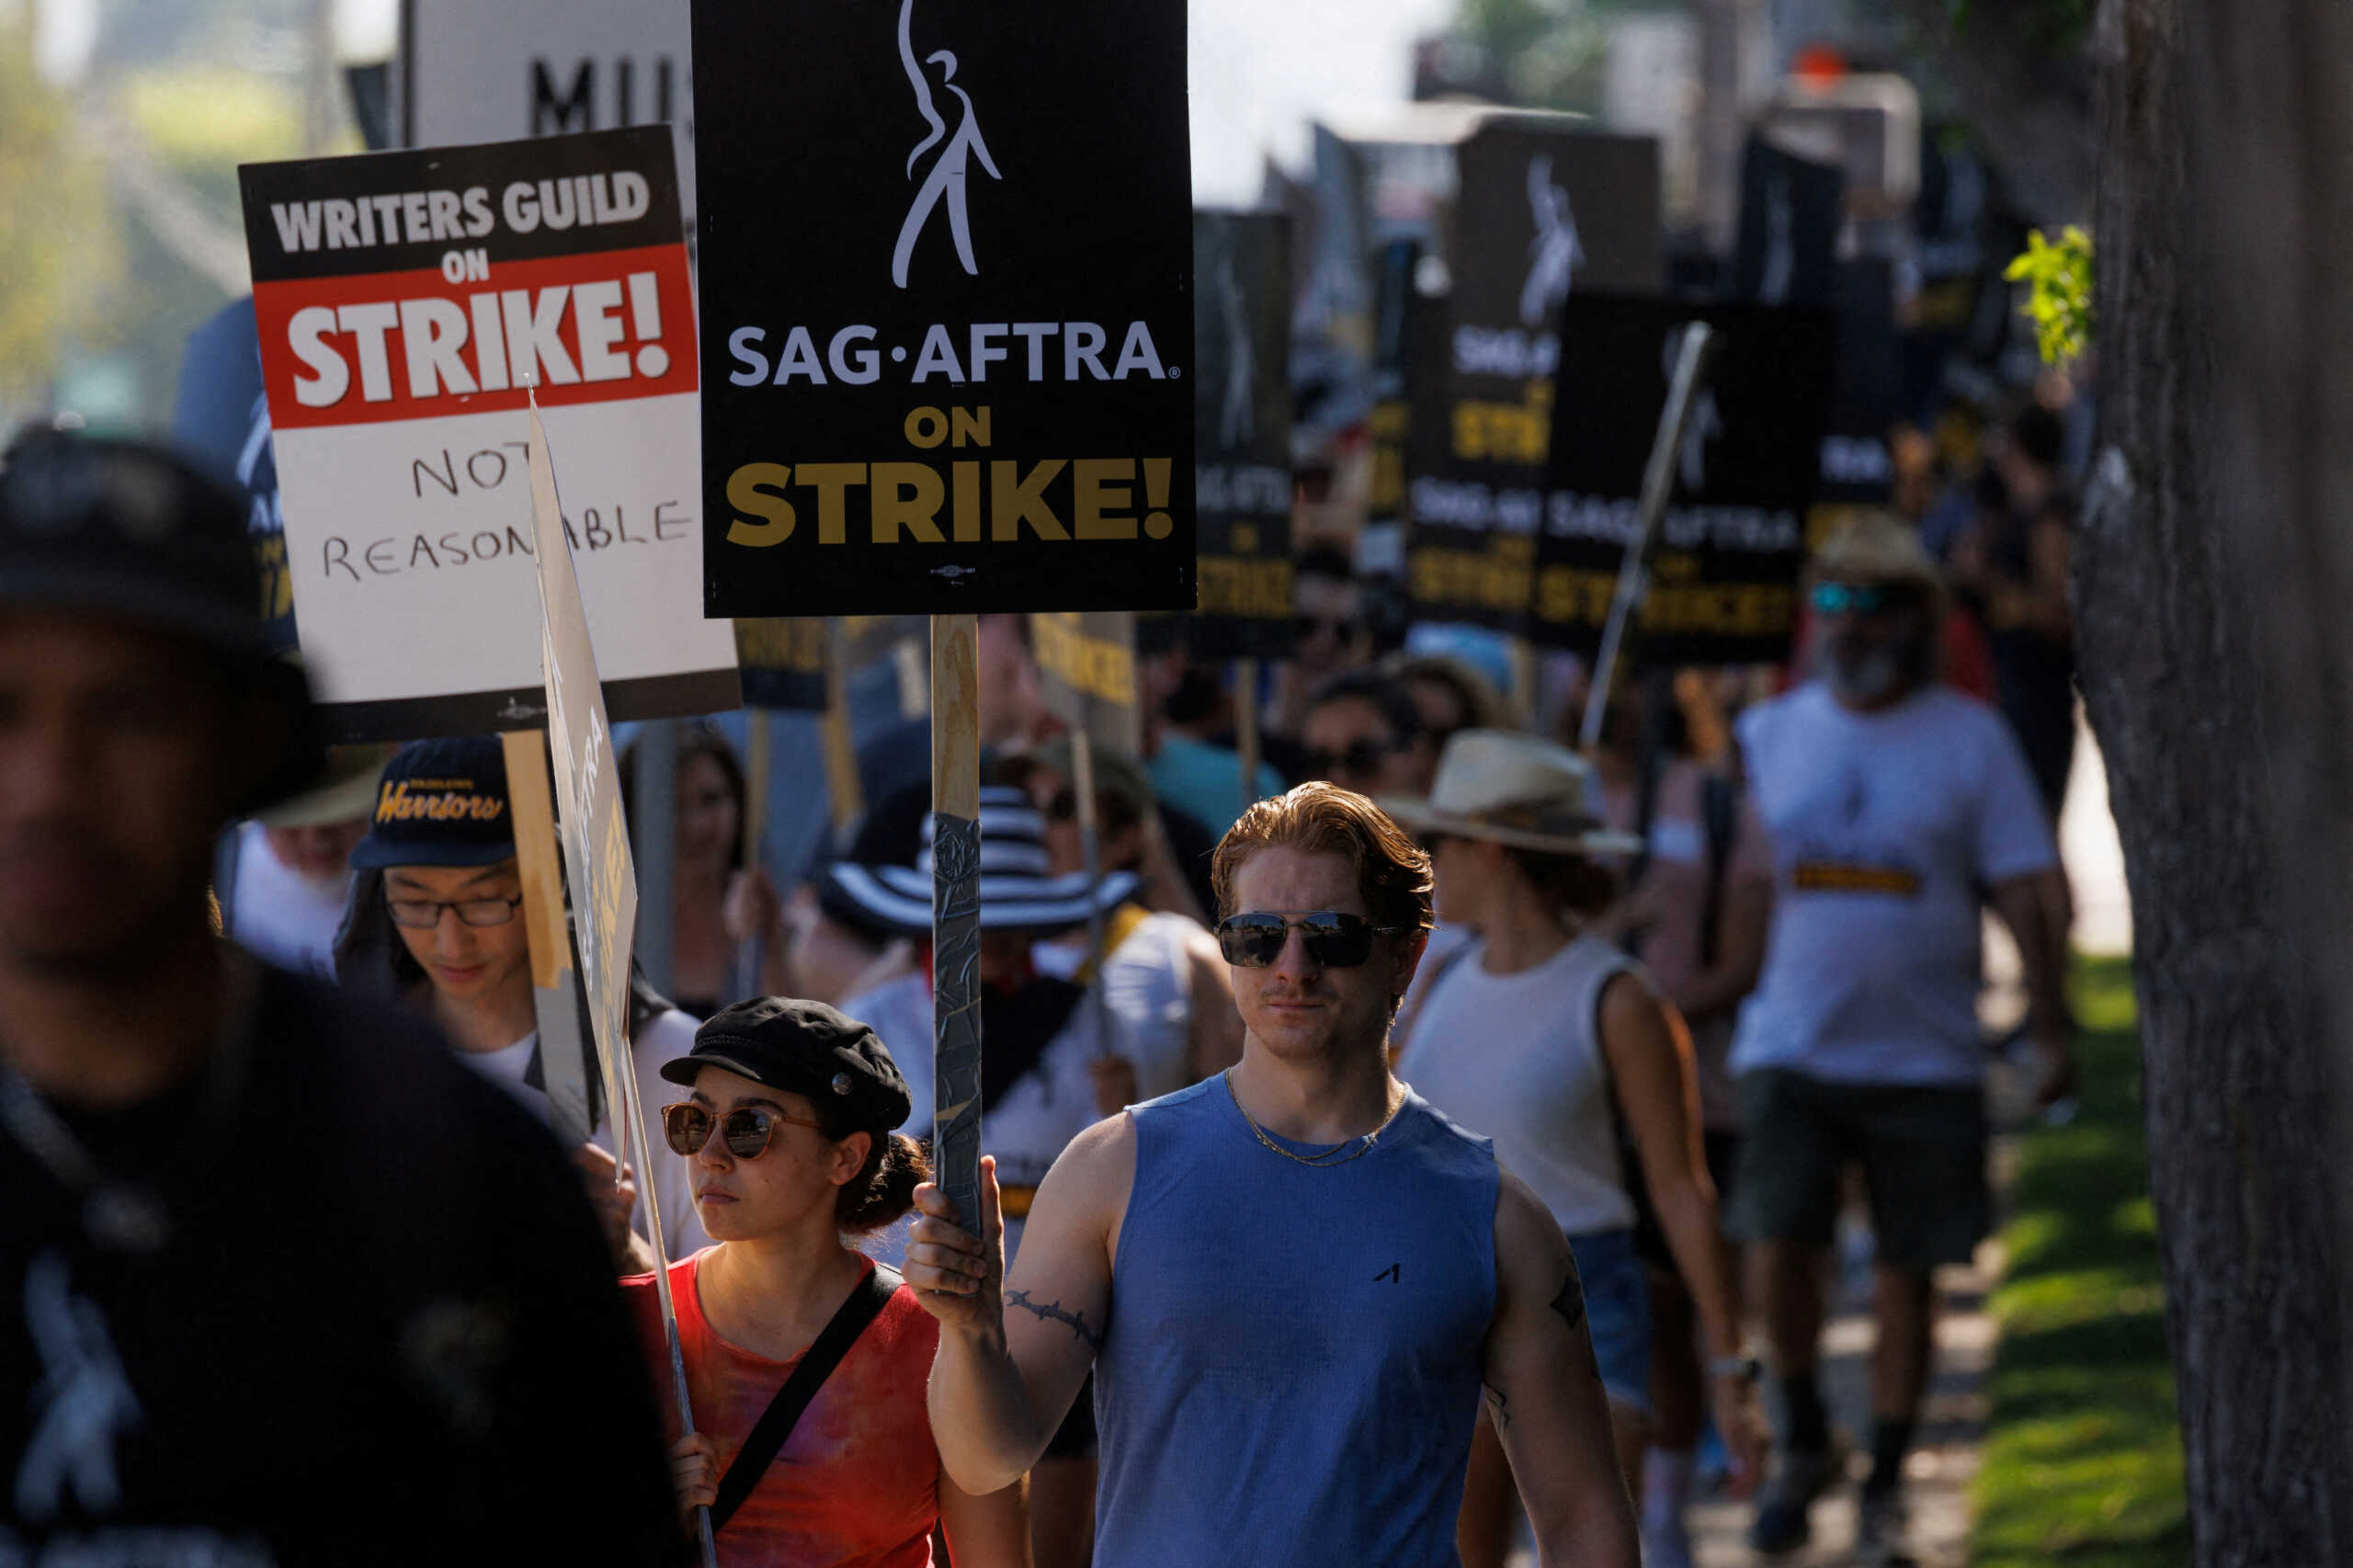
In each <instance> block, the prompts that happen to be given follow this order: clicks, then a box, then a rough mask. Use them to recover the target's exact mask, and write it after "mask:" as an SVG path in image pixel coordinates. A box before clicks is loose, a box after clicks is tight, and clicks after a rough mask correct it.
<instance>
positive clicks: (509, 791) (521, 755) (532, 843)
mask: <svg viewBox="0 0 2353 1568" xmlns="http://www.w3.org/2000/svg"><path fill="white" fill-rule="evenodd" d="M498 742H499V745H500V747H501V748H502V749H503V750H504V751H505V752H506V800H507V807H508V809H509V810H510V811H512V812H514V813H515V817H514V824H515V867H516V869H517V871H518V872H520V873H521V875H522V878H523V920H524V923H525V925H526V926H529V930H530V938H531V985H532V987H533V989H535V990H540V991H547V990H551V989H553V988H554V986H555V985H556V983H558V981H559V979H560V978H562V977H563V976H564V975H565V974H567V973H568V972H569V971H570V970H571V968H572V940H571V937H570V934H569V931H568V928H567V927H566V926H565V925H564V918H563V858H562V856H561V855H560V854H559V853H558V851H557V848H556V838H555V801H554V799H553V794H552V791H551V790H549V788H548V736H547V732H546V731H545V730H509V731H507V732H506V733H505V734H502V735H500V736H499V737H498ZM567 983H568V982H567Z"/></svg>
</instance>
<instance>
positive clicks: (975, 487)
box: [954, 462, 981, 544]
mask: <svg viewBox="0 0 2353 1568" xmlns="http://www.w3.org/2000/svg"><path fill="white" fill-rule="evenodd" d="M954 467H955V472H956V542H957V543H958V544H978V543H980V542H981V465H980V464H978V463H976V462H960V463H957V464H955V465H954Z"/></svg>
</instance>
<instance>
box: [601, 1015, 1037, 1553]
mask: <svg viewBox="0 0 2353 1568" xmlns="http://www.w3.org/2000/svg"><path fill="white" fill-rule="evenodd" d="M662 1075H663V1076H664V1077H665V1078H666V1079H668V1080H669V1081H670V1083H671V1084H672V1085H677V1088H674V1089H673V1090H672V1092H671V1095H670V1096H669V1103H667V1104H665V1105H664V1106H663V1108H662V1113H661V1114H662V1128H663V1132H662V1136H663V1137H664V1138H665V1140H666V1142H668V1145H669V1147H670V1149H671V1151H672V1152H673V1153H676V1154H678V1155H680V1156H682V1157H684V1158H686V1159H688V1160H689V1161H690V1162H691V1163H692V1165H693V1168H694V1173H695V1179H694V1187H695V1206H696V1208H697V1210H699V1212H700V1213H701V1215H702V1219H703V1224H704V1227H705V1229H706V1230H707V1231H708V1232H709V1233H710V1235H711V1236H712V1237H713V1238H714V1240H713V1244H712V1245H710V1246H708V1247H706V1248H704V1249H703V1250H702V1251H700V1252H698V1253H696V1254H694V1255H693V1256H690V1257H687V1258H682V1259H681V1260H679V1261H678V1262H676V1263H674V1264H672V1265H671V1266H670V1294H671V1300H672V1301H675V1302H676V1308H677V1315H678V1344H679V1349H680V1352H681V1354H682V1355H683V1356H684V1358H685V1360H686V1369H687V1387H688V1393H689V1396H690V1397H691V1399H692V1402H693V1412H694V1417H695V1430H694V1432H693V1433H691V1434H689V1435H686V1436H683V1437H682V1436H679V1435H678V1434H679V1426H680V1423H679V1421H678V1412H677V1410H676V1398H675V1395H674V1396H672V1397H671V1398H669V1399H666V1400H665V1401H664V1403H665V1406H666V1407H667V1408H666V1410H665V1415H666V1417H667V1420H668V1424H669V1432H670V1434H671V1436H672V1438H673V1442H672V1446H671V1449H670V1456H671V1474H672V1482H673V1484H674V1485H675V1486H676V1491H677V1498H678V1506H679V1510H680V1512H681V1514H682V1515H684V1516H685V1517H686V1520H687V1523H688V1527H689V1528H692V1524H693V1517H692V1511H693V1509H694V1508H696V1507H697V1506H706V1507H708V1506H711V1505H713V1504H714V1503H717V1502H719V1500H720V1494H721V1490H722V1481H724V1482H725V1483H726V1491H727V1492H728V1494H729V1497H728V1503H729V1505H730V1506H726V1507H724V1508H722V1509H721V1510H719V1511H718V1512H715V1513H714V1516H713V1517H712V1520H711V1523H712V1527H713V1529H714V1532H715V1540H716V1544H717V1547H718V1555H719V1562H720V1563H721V1564H722V1568H928V1564H929V1563H930V1562H932V1554H931V1538H932V1531H933V1529H934V1528H936V1527H937V1528H942V1529H943V1530H944V1531H945V1533H946V1536H947V1539H948V1544H949V1550H950V1551H953V1552H954V1553H955V1558H956V1562H957V1565H958V1568H1028V1563H1029V1525H1028V1519H1027V1516H1026V1511H1025V1509H1024V1507H1023V1499H1022V1490H1021V1488H1020V1486H1019V1485H1018V1484H1015V1485H1012V1486H1008V1487H1006V1488H1005V1489H1003V1490H1001V1491H999V1492H997V1493H995V1494H992V1495H989V1496H986V1497H975V1496H972V1495H971V1494H968V1493H965V1492H963V1491H961V1490H960V1489H959V1488H958V1487H957V1485H956V1483H954V1482H952V1481H950V1480H949V1479H948V1477H947V1475H946V1474H945V1473H944V1472H943V1471H942V1470H941V1468H940V1463H939V1450H938V1447H937V1446H936V1445H935V1444H934V1443H933V1441H932V1436H931V1417H930V1414H929V1412H928V1411H927V1410H926V1406H925V1385H926V1383H927V1382H928V1381H929V1380H930V1376H931V1359H932V1353H933V1351H934V1349H935V1348H936V1347H937V1346H938V1343H939V1326H938V1324H936V1323H935V1322H933V1321H932V1319H931V1317H930V1316H929V1315H928V1314H926V1312H924V1310H923V1309H922V1308H921V1307H920V1306H918V1305H917V1304H916V1302H915V1292H913V1291H912V1290H908V1289H906V1287H905V1286H904V1285H903V1284H901V1283H900V1281H899V1276H898V1274H897V1272H896V1271H895V1270H893V1269H891V1268H889V1267H884V1266H881V1265H879V1264H877V1263H876V1262H875V1261H874V1260H873V1259H872V1258H870V1257H869V1256H866V1254H864V1253H863V1252H861V1251H859V1250H858V1246H857V1243H858V1240H859V1238H861V1237H864V1236H867V1235H870V1234H871V1233H874V1232H876V1231H880V1230H882V1229H885V1228H887V1227H888V1226H890V1225H892V1224H893V1223H895V1222H896V1221H898V1220H899V1219H900V1218H901V1217H902V1216H903V1215H904V1214H905V1213H906V1212H907V1210H908V1208H909V1207H910V1205H911V1204H912V1203H913V1202H914V1195H915V1184H916V1183H917V1182H919V1181H921V1180H923V1179H924V1178H925V1177H926V1176H928V1175H929V1174H930V1165H928V1163H927V1162H926V1159H925V1156H924V1152H923V1149H922V1147H921V1146H920V1145H919V1144H917V1143H916V1142H915V1141H914V1140H913V1139H911V1138H908V1137H906V1136H904V1134H897V1133H893V1132H892V1131H891V1129H892V1128H894V1127H896V1126H898V1125H899V1124H900V1123H901V1122H903V1121H904V1120H906V1119H907V1112H908V1110H909V1108H910V1107H909V1102H908V1099H907V1086H906V1082H905V1080H904V1079H903V1078H901V1077H900V1075H899V1070H898V1067H897V1065H896V1063H894V1062H892V1059H891V1053H890V1051H888V1050H886V1049H885V1048H884V1047H883V1044H882V1042H881V1040H878V1039H876V1038H875V1034H874V1031H873V1030H872V1029H870V1028H867V1027H866V1026H865V1025H864V1024H861V1023H858V1022H857V1021H856V1020H855V1019H852V1018H848V1017H844V1016H843V1015H842V1014H840V1013H838V1012H835V1010H834V1009H833V1008H831V1007H828V1006H825V1005H824V1003H822V1002H806V1001H800V1000H795V999H788V998H785V997H781V996H763V997H758V998H756V999H754V1000H752V1001H748V1002H738V1003H736V1004H735V1005H734V1006H731V1007H728V1008H726V1009H725V1010H723V1011H722V1012H721V1013H720V1014H718V1015H717V1016H716V1017H713V1018H711V1019H710V1021H709V1022H708V1023H705V1024H704V1025H703V1026H702V1027H701V1028H699V1029H698V1030H696V1031H695V1042H694V1050H693V1051H692V1052H691V1053H689V1054H688V1055H686V1056H683V1057H680V1058H678V1059H676V1060H675V1061H672V1062H665V1063H663V1065H662ZM680 1090H684V1091H687V1092H685V1093H684V1094H683V1095H681V1094H680V1092H679V1091H680ZM623 1289H624V1290H625V1291H626V1292H627V1294H628V1295H629V1297H630V1299H631V1304H632V1306H634V1308H635V1309H636V1312H637V1320H638V1326H639V1329H640V1332H641V1335H642V1338H643V1341H644V1345H645V1353H646V1365H647V1369H648V1371H649V1373H650V1374H651V1375H652V1377H653V1379H654V1386H655V1387H656V1388H659V1389H663V1390H668V1389H669V1388H670V1387H671V1377H670V1351H669V1345H668V1340H667V1336H666V1335H665V1334H664V1332H663V1327H662V1314H661V1307H660V1303H659V1301H658V1297H657V1292H656V1291H655V1290H654V1277H653V1276H652V1275H650V1274H649V1275H646V1276H643V1277H642V1278H635V1279H630V1280H626V1281H624V1282H623ZM845 1314H847V1316H846V1315H845ZM837 1321H838V1322H842V1323H844V1324H845V1328H844V1329H843V1330H839V1331H836V1330H835V1329H834V1328H833V1325H834V1324H835V1323H836V1322H837ZM849 1331H854V1332H855V1337H854V1338H852V1339H850V1340H849V1342H848V1343H847V1345H844V1346H841V1347H840V1349H839V1351H838V1353H837V1354H833V1355H830V1356H828V1355H825V1354H821V1351H820V1346H821V1343H822V1344H824V1350H825V1351H826V1352H831V1351H832V1350H833V1348H834V1346H833V1344H832V1343H830V1342H827V1341H826V1340H825V1336H826V1335H829V1334H838V1333H840V1332H849ZM812 1356H816V1357H818V1358H819V1359H818V1361H817V1362H816V1365H817V1366H819V1367H826V1368H827V1369H826V1372H825V1377H824V1381H823V1382H821V1383H820V1384H818V1385H817V1387H816V1388H814V1389H813V1390H812V1391H811V1392H809V1394H808V1397H807V1399H806V1400H805V1402H804V1403H801V1406H800V1409H799V1413H798V1415H797V1418H796V1419H794V1420H793V1422H792V1425H791V1426H790V1430H788V1431H786V1432H785V1433H784V1434H782V1437H781V1440H780V1442H779V1445H778V1446H777V1447H776V1449H774V1452H773V1455H772V1457H769V1458H768V1459H767V1461H766V1462H765V1463H764V1464H763V1465H762V1466H761V1468H760V1469H759V1471H758V1472H757V1473H756V1475H753V1474H746V1475H745V1476H741V1477H738V1476H736V1475H735V1474H734V1469H735V1467H736V1466H737V1465H739V1464H750V1463H752V1462H754V1458H753V1457H752V1456H749V1455H747V1454H746V1453H745V1449H746V1447H747V1439H749V1438H751V1437H753V1435H754V1434H755V1433H756V1431H757V1430H758V1428H759V1426H760V1423H761V1421H762V1419H763V1418H764V1417H765V1416H766V1415H767V1411H768V1409H769V1407H770V1405H771V1404H772V1403H777V1402H779V1400H781V1399H783V1398H784V1396H785V1392H786V1390H787V1389H788V1387H789V1386H790V1380H791V1378H792V1377H793V1376H794V1375H795V1373H796V1372H798V1370H799V1369H800V1368H801V1365H802V1363H803V1362H804V1360H805V1359H806V1358H809V1357H812ZM828 1360H830V1366H829V1367H827V1363H828ZM722 1516H723V1517H722Z"/></svg>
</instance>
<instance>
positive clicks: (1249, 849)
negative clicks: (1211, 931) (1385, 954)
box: [1210, 780, 1432, 931]
mask: <svg viewBox="0 0 2353 1568" xmlns="http://www.w3.org/2000/svg"><path fill="white" fill-rule="evenodd" d="M1273 848H1285V849H1296V850H1298V851H1299V852H1300V853H1302V854H1303V855H1337V856H1339V857H1340V858H1343V859H1345V860H1347V863H1348V865H1349V866H1350V867H1351V868H1352V869H1354V870H1355V872H1356V877H1357V888H1358V892H1361V893H1362V894H1363V895H1364V906H1365V909H1366V911H1367V912H1368V913H1369V914H1370V916H1371V918H1372V923H1373V924H1374V925H1375V926H1401V927H1403V928H1404V929H1405V930H1407V931H1427V930H1428V929H1429V928H1430V889H1431V886H1432V882H1431V879H1430V858H1429V856H1428V855H1427V854H1425V853H1424V852H1423V850H1422V846H1420V845H1418V844H1416V843H1415V842H1414V840H1413V836H1412V835H1410V834H1408V833H1406V831H1405V830H1404V828H1402V827H1399V826H1398V825H1397V824H1396V822H1395V820H1394V819H1393V818H1392V817H1391V816H1390V814H1389V813H1388V812H1384V811H1382V810H1381V808H1380V807H1379V806H1376V805H1374V804H1373V803H1372V802H1371V801H1369V800H1367V799H1366V798H1365V797H1364V796H1362V795H1359V794H1358V793H1357V792H1356V791H1355V790H1343V789H1341V788H1340V787H1339V786H1338V785H1336V784H1331V783H1325V782H1323V781H1321V780H1319V781H1317V782H1315V783H1312V784H1302V785H1301V786H1299V788H1297V789H1296V790H1292V791H1291V792H1290V793H1289V794H1288V795H1276V796H1273V797H1271V798H1269V799H1267V800H1264V801H1258V802H1257V803H1256V805H1254V806H1252V807H1251V808H1250V809H1249V810H1248V811H1246V812H1243V813H1242V820H1241V821H1240V822H1237V823H1235V824H1233V827H1231V828H1229V829H1227V830H1226V835H1225V837H1224V838H1222V839H1221V840H1220V841H1219V843H1218V846H1217V856H1216V858H1214V859H1212V860H1211V862H1210V880H1211V883H1212V885H1213V886H1214V887H1215V888H1216V890H1217V912H1218V915H1219V917H1220V918H1223V917H1224V916H1226V915H1233V914H1235V913H1237V911H1236V910H1235V908H1234V905H1233V884H1234V881H1235V880H1236V879H1237V878H1239V877H1240V876H1241V875H1242V867H1243V863H1244V862H1245V861H1246V860H1248V859H1249V858H1250V857H1251V856H1253V855H1255V854H1256V853H1257V852H1258V851H1259V850H1261V849H1273Z"/></svg>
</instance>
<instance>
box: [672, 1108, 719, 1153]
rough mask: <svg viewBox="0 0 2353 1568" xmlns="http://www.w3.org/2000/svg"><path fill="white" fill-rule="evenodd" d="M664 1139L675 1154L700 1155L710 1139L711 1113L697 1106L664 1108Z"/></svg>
mask: <svg viewBox="0 0 2353 1568" xmlns="http://www.w3.org/2000/svg"><path fill="white" fill-rule="evenodd" d="M662 1138H663V1142H666V1143H668V1144H669V1145H670V1153H674V1154H685V1155H688V1156H689V1157H691V1156H693V1155H695V1154H698V1153H701V1152H702V1146H703V1144H704V1143H706V1142H709V1141H710V1112H709V1111H707V1110H705V1109H703V1108H702V1107H700V1106H695V1105H673V1106H664V1107H663V1108H662Z"/></svg>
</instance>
